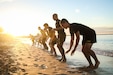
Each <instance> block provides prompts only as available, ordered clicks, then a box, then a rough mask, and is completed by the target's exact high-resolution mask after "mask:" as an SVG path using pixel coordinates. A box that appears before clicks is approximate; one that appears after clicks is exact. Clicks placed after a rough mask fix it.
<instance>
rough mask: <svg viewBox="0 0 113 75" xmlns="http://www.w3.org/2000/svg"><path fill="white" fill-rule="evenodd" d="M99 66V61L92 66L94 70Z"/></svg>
mask: <svg viewBox="0 0 113 75" xmlns="http://www.w3.org/2000/svg"><path fill="white" fill-rule="evenodd" d="M99 64H100V62H99V61H98V62H96V64H95V66H94V69H97V68H98V67H99Z"/></svg>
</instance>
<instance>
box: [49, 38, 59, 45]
mask: <svg viewBox="0 0 113 75" xmlns="http://www.w3.org/2000/svg"><path fill="white" fill-rule="evenodd" d="M57 40H58V39H57V38H56V39H55V40H51V41H50V42H49V45H52V46H53V45H55V44H57Z"/></svg>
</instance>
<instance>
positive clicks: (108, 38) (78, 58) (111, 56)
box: [19, 35, 113, 75]
mask: <svg viewBox="0 0 113 75" xmlns="http://www.w3.org/2000/svg"><path fill="white" fill-rule="evenodd" d="M19 40H20V41H21V42H22V43H25V44H28V45H31V46H32V42H31V40H30V39H29V38H19ZM81 42H82V36H81V40H80V42H79V45H78V47H77V51H76V52H75V53H74V55H73V56H71V55H70V53H68V54H66V58H67V62H66V63H67V64H68V65H69V67H72V68H79V67H83V66H87V65H88V62H87V60H86V58H85V57H84V55H83V53H82V52H81ZM69 44H70V36H67V37H66V40H65V43H64V45H63V47H64V49H65V51H67V50H68V49H69ZM112 46H113V35H97V43H95V44H94V45H93V47H92V50H94V52H95V53H96V55H97V58H98V59H99V61H100V63H101V64H100V65H99V68H98V69H96V70H94V71H91V72H88V73H89V74H87V73H86V74H84V75H113V47H112ZM37 47H38V46H37ZM39 48H40V47H39ZM55 49H56V51H57V53H58V55H60V53H59V50H58V49H57V47H56V45H55ZM58 59H59V58H58ZM93 63H94V61H93Z"/></svg>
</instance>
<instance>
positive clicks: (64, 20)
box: [60, 18, 69, 24]
mask: <svg viewBox="0 0 113 75" xmlns="http://www.w3.org/2000/svg"><path fill="white" fill-rule="evenodd" d="M65 22H67V23H69V22H68V20H67V19H65V18H63V19H62V20H61V21H60V23H61V24H62V23H65Z"/></svg>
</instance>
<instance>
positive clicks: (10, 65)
mask: <svg viewBox="0 0 113 75" xmlns="http://www.w3.org/2000/svg"><path fill="white" fill-rule="evenodd" d="M0 57H1V58H0V61H1V62H0V75H82V74H83V73H84V72H81V71H79V70H77V69H75V68H70V67H69V66H68V65H67V64H66V63H61V62H59V61H58V60H57V59H56V57H54V56H52V55H51V54H50V53H48V51H46V50H42V49H39V48H37V47H35V46H31V45H28V44H24V43H22V42H21V41H16V42H13V43H2V44H0Z"/></svg>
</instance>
